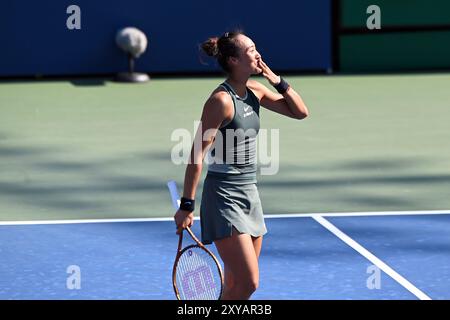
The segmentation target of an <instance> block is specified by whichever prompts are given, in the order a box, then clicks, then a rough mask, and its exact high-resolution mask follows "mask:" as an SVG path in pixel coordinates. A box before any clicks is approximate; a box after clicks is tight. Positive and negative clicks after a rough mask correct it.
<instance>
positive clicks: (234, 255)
mask: <svg viewBox="0 0 450 320" xmlns="http://www.w3.org/2000/svg"><path fill="white" fill-rule="evenodd" d="M215 245H216V247H217V250H218V251H219V254H220V257H221V258H222V261H223V262H224V265H225V287H224V292H223V295H222V299H223V300H232V299H234V300H244V299H248V298H250V296H251V295H252V293H253V292H255V290H256V289H257V288H258V284H259V268H258V258H257V255H256V253H255V247H254V246H253V241H252V237H251V236H250V235H248V234H242V233H239V232H237V231H236V230H235V229H233V234H232V236H231V237H228V238H225V239H221V240H217V241H215Z"/></svg>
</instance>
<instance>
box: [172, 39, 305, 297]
mask: <svg viewBox="0 0 450 320" xmlns="http://www.w3.org/2000/svg"><path fill="white" fill-rule="evenodd" d="M202 49H203V50H204V51H205V52H206V54H208V55H209V56H213V57H215V58H216V59H217V61H218V63H219V64H220V66H221V67H222V68H223V70H224V71H225V72H226V74H227V78H226V80H225V82H223V83H222V84H221V85H220V86H219V87H217V88H216V89H215V90H214V91H213V92H212V94H211V96H210V97H209V98H208V100H207V101H206V103H205V105H204V107H203V112H202V116H201V122H200V124H201V125H200V126H199V130H198V132H197V134H196V137H195V141H196V142H197V143H198V142H199V141H201V142H200V144H199V145H200V146H201V148H200V147H195V143H196V142H194V145H193V147H192V151H191V155H190V162H189V164H188V165H187V168H186V173H185V178H184V189H183V197H182V198H181V205H180V209H179V210H178V211H177V212H176V214H175V216H174V218H175V222H176V225H177V230H178V231H177V234H179V233H180V232H181V230H182V229H184V228H186V226H191V225H192V224H193V221H194V220H193V219H194V214H193V212H194V209H195V201H194V199H195V193H196V188H197V184H198V182H199V179H200V176H201V172H202V166H203V163H204V157H205V155H206V154H207V153H208V156H209V157H208V158H209V159H213V161H208V162H209V163H208V172H207V175H206V178H205V180H204V184H203V193H202V200H201V206H200V221H201V236H202V242H203V243H204V244H211V243H213V242H214V244H215V246H216V248H217V250H218V252H219V254H220V257H221V259H222V260H223V263H224V269H225V286H224V291H223V295H222V299H224V300H226V299H233V300H244V299H249V298H250V296H251V295H252V294H253V293H254V292H255V290H256V289H257V288H258V283H259V268H258V258H259V254H260V252H261V245H262V238H263V235H264V234H265V233H266V232H267V230H266V226H265V223H264V218H263V210H262V206H261V200H260V198H259V194H258V190H257V186H256V182H257V181H256V169H257V165H256V137H257V134H258V130H259V125H260V121H259V109H260V105H261V106H263V107H264V108H267V109H269V110H271V111H274V112H277V113H279V114H282V115H284V116H287V117H290V118H294V119H299V120H300V119H304V118H305V117H307V116H308V109H307V107H306V106H305V104H304V103H303V101H302V98H301V97H300V95H299V94H298V93H297V92H296V91H295V90H294V89H293V88H292V87H291V86H290V85H289V84H288V83H287V82H286V81H285V80H283V79H282V78H281V77H280V76H279V75H276V74H275V73H274V72H272V70H271V69H270V68H269V67H268V66H267V64H266V63H265V62H264V61H263V59H262V58H261V55H260V54H259V52H258V51H257V49H256V46H255V44H254V43H253V41H252V40H251V39H250V38H249V37H247V36H246V35H245V34H243V33H242V32H240V31H235V32H227V33H225V34H224V35H222V36H221V37H213V38H209V39H208V40H207V41H205V42H204V43H203V44H202ZM257 74H261V75H263V76H264V77H265V78H266V79H267V80H268V82H269V83H270V85H272V86H273V87H274V88H275V89H276V90H277V91H278V93H275V92H273V91H272V90H270V89H268V88H267V87H266V86H264V85H263V84H261V83H259V82H258V81H255V80H250V79H249V78H250V77H251V76H252V75H257ZM219 142H220V143H219ZM196 149H197V150H196Z"/></svg>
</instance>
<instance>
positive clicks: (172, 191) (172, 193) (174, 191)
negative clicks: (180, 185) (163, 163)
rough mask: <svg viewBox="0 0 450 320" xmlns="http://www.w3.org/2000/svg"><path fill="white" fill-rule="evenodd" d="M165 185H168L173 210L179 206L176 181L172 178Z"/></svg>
mask: <svg viewBox="0 0 450 320" xmlns="http://www.w3.org/2000/svg"><path fill="white" fill-rule="evenodd" d="M167 187H169V191H170V197H171V198H172V205H173V207H174V208H175V210H178V208H179V207H180V196H179V194H178V189H177V183H176V182H175V181H173V180H170V181H169V182H167Z"/></svg>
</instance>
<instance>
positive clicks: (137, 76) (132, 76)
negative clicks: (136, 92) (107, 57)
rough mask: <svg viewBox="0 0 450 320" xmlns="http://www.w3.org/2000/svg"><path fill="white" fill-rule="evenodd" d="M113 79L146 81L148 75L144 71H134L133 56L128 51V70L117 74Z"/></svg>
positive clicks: (148, 78) (119, 80)
mask: <svg viewBox="0 0 450 320" xmlns="http://www.w3.org/2000/svg"><path fill="white" fill-rule="evenodd" d="M115 80H116V81H118V82H147V81H149V80H150V77H149V76H148V74H146V73H139V72H134V57H133V55H132V54H131V53H128V72H121V73H119V74H117V76H116V79H115Z"/></svg>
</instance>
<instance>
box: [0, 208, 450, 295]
mask: <svg viewBox="0 0 450 320" xmlns="http://www.w3.org/2000/svg"><path fill="white" fill-rule="evenodd" d="M266 224H267V227H268V230H269V233H268V234H267V236H266V237H265V239H264V243H263V250H262V253H261V257H260V276H261V279H260V287H259V289H258V290H257V292H256V293H255V294H254V296H253V297H252V298H253V299H275V300H281V299H283V300H284V299H286V300H293V299H312V300H315V299H376V300H378V299H450V289H449V288H450V254H449V250H450V246H449V243H450V241H449V240H450V236H449V235H450V211H430V212H385V213H383V212H380V213H348V214H345V213H343V214H333V215H331V214H330V215H326V214H311V215H307V214H304V215H290V216H287V215H286V216H273V217H272V216H270V217H267V218H266ZM199 228H200V223H199V221H196V223H195V224H194V227H193V231H194V232H195V233H196V234H199V233H200V229H199ZM177 241H178V237H177V236H176V235H175V226H174V223H173V221H171V219H135V220H85V221H83V220H73V221H41V222H37V221H34V222H33V221H30V222H4V223H2V224H1V225H0V243H1V244H0V252H1V257H2V259H1V261H0V299H164V300H166V299H175V295H174V293H173V289H172V284H171V272H172V265H173V261H174V258H175V255H176V248H177ZM209 247H210V248H211V249H212V250H213V252H214V253H216V251H215V248H214V246H209Z"/></svg>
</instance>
